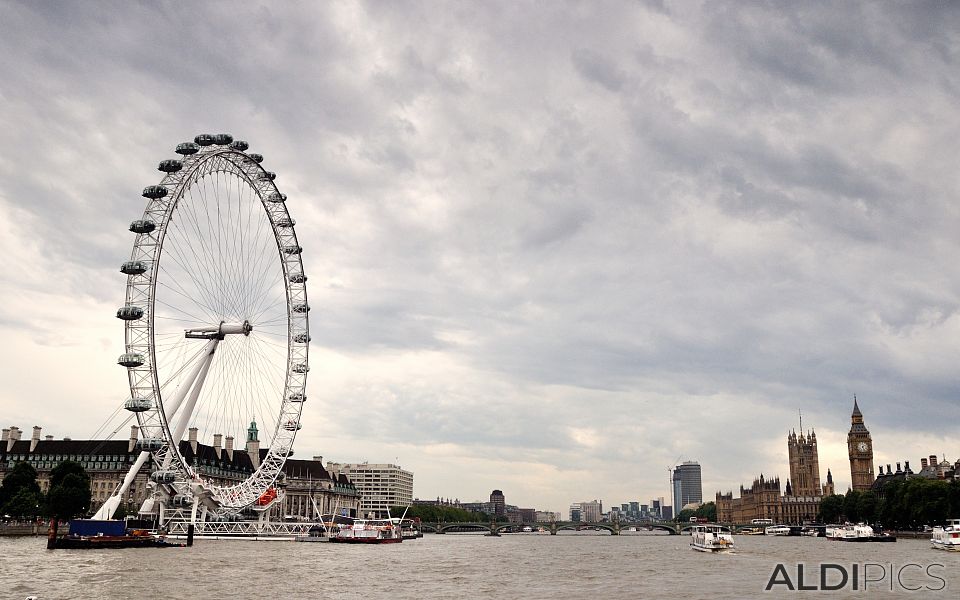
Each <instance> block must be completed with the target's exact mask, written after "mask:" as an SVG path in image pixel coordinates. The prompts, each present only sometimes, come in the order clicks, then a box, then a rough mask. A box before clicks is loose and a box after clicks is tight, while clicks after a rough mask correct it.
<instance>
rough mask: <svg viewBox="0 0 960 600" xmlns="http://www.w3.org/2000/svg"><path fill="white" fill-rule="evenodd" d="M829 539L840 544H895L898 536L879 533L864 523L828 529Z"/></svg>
mask: <svg viewBox="0 0 960 600" xmlns="http://www.w3.org/2000/svg"><path fill="white" fill-rule="evenodd" d="M827 539H830V540H833V541H839V542H895V541H897V538H896V536H892V535H890V534H887V533H877V532H875V531H874V530H873V527H870V526H869V525H866V524H864V523H857V524H856V525H844V526H842V527H828V528H827Z"/></svg>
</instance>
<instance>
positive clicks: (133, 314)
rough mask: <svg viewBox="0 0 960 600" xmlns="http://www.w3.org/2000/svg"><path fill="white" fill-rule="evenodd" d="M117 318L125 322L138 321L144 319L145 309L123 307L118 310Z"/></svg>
mask: <svg viewBox="0 0 960 600" xmlns="http://www.w3.org/2000/svg"><path fill="white" fill-rule="evenodd" d="M117 318H118V319H122V320H124V321H136V320H137V319H142V318H143V309H142V308H140V307H139V306H129V305H128V306H121V307H120V308H119V309H117Z"/></svg>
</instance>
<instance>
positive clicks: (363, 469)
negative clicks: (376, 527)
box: [327, 461, 413, 519]
mask: <svg viewBox="0 0 960 600" xmlns="http://www.w3.org/2000/svg"><path fill="white" fill-rule="evenodd" d="M327 471H330V472H331V473H337V474H343V475H346V476H347V478H348V479H349V480H350V481H352V482H353V484H354V485H355V486H356V488H357V491H358V492H359V493H360V515H361V516H368V517H369V516H372V517H374V518H380V519H383V518H386V517H387V516H388V515H390V512H389V509H390V507H392V506H403V507H406V506H409V505H410V504H412V503H413V473H412V472H410V471H405V470H404V469H402V468H400V467H399V466H398V465H394V464H385V463H367V462H362V463H335V462H330V461H328V462H327ZM394 516H399V515H394Z"/></svg>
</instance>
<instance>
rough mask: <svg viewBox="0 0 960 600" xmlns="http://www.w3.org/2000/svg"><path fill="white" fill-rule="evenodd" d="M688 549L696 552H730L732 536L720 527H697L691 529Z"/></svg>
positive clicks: (727, 530)
mask: <svg viewBox="0 0 960 600" xmlns="http://www.w3.org/2000/svg"><path fill="white" fill-rule="evenodd" d="M692 530H693V532H692V534H691V536H692V537H691V540H690V547H691V548H693V549H694V550H696V551H698V552H732V551H733V534H732V533H731V532H730V530H729V529H727V528H726V527H722V526H720V525H697V526H695V527H693V528H692Z"/></svg>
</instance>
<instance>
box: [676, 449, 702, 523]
mask: <svg viewBox="0 0 960 600" xmlns="http://www.w3.org/2000/svg"><path fill="white" fill-rule="evenodd" d="M701 502H703V487H702V485H701V479H700V463H698V462H696V461H693V460H687V461H684V462H683V463H681V464H679V465H677V466H676V468H675V469H674V470H673V506H674V507H675V508H676V509H677V511H680V510H681V509H683V507H684V506H686V505H687V504H690V503H696V504H700V503H701Z"/></svg>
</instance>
